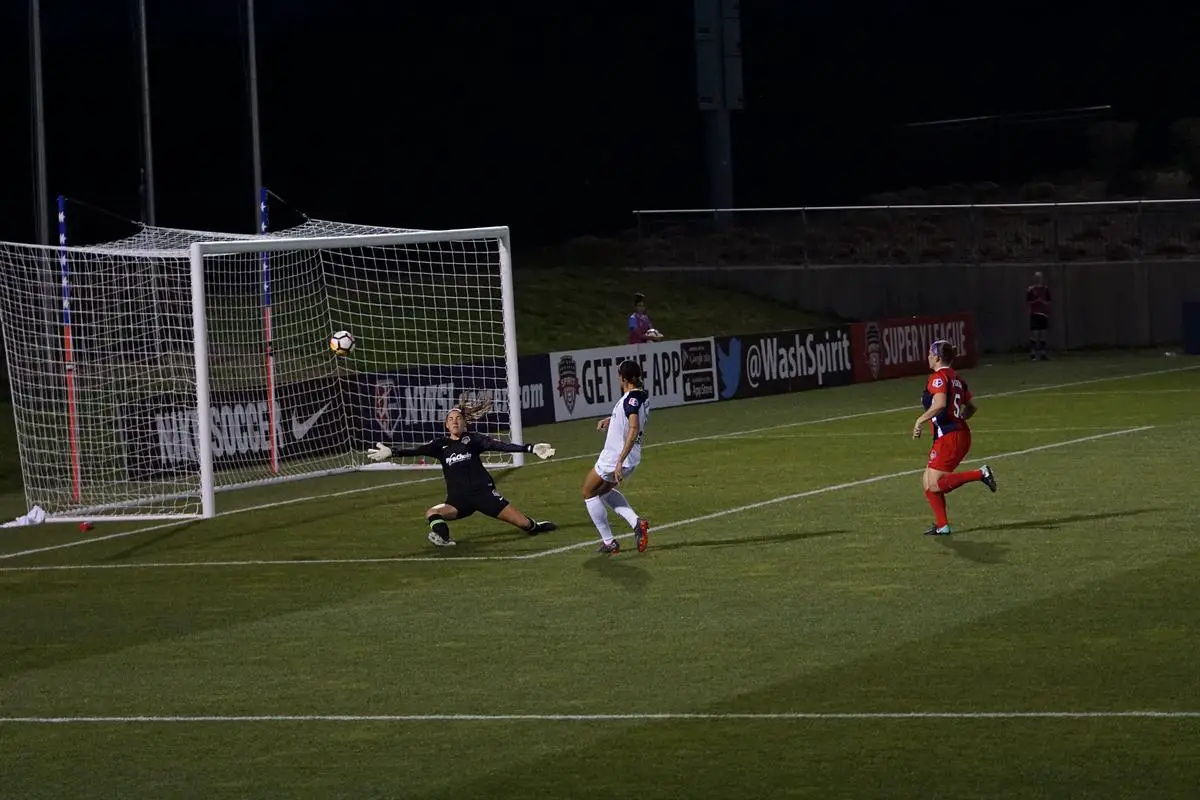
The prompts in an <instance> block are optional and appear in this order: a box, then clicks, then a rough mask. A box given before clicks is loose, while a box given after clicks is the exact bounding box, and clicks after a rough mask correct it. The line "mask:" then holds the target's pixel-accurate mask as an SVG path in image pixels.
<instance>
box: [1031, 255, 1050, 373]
mask: <svg viewBox="0 0 1200 800" xmlns="http://www.w3.org/2000/svg"><path fill="white" fill-rule="evenodd" d="M1025 302H1026V303H1028V304H1029V358H1030V360H1033V361H1036V360H1037V359H1039V358H1040V359H1041V360H1042V361H1045V360H1046V331H1047V330H1048V329H1049V328H1050V287H1049V286H1047V285H1046V284H1045V283H1043V282H1042V273H1040V272H1035V273H1033V283H1032V284H1031V285H1030V287H1029V289H1028V290H1026V292H1025Z"/></svg>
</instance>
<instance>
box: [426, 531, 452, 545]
mask: <svg viewBox="0 0 1200 800" xmlns="http://www.w3.org/2000/svg"><path fill="white" fill-rule="evenodd" d="M429 541H430V542H432V543H433V544H435V545H437V546H438V547H454V545H455V542H454V540H453V539H450V538H443V537H442V535H441V534H440V533H438V532H437V531H430V532H429Z"/></svg>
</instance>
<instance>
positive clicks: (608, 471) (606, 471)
mask: <svg viewBox="0 0 1200 800" xmlns="http://www.w3.org/2000/svg"><path fill="white" fill-rule="evenodd" d="M616 468H617V465H616V463H614V462H612V461H597V462H596V466H594V467H592V469H594V470H595V471H596V474H597V475H599V476H600V478H601V480H604V481H607V482H608V483H616V482H617V478H616V476H615V475H613V472H614V471H615V470H616ZM636 469H637V464H634V465H633V466H630V467H623V468H622V469H621V480H626V479H628V478H629V476H630V475H632V474H633V472H634V470H636Z"/></svg>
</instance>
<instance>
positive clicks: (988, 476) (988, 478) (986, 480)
mask: <svg viewBox="0 0 1200 800" xmlns="http://www.w3.org/2000/svg"><path fill="white" fill-rule="evenodd" d="M979 471H980V472H981V473H983V485H984V486H986V487H988V488H989V489H991V490H992V491H993V492H994V491H996V474H995V473H994V472H992V468H991V467H989V466H988V465H987V464H984V465H983V466H982V467H980V468H979Z"/></svg>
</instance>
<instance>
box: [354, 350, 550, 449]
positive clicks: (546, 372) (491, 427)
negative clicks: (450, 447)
mask: <svg viewBox="0 0 1200 800" xmlns="http://www.w3.org/2000/svg"><path fill="white" fill-rule="evenodd" d="M517 373H518V378H519V380H520V383H521V391H520V395H521V422H522V425H524V426H530V425H543V424H546V423H550V422H554V406H553V401H552V400H551V397H552V388H551V384H550V368H549V359H548V358H547V356H546V355H544V354H542V355H536V356H525V357H523V358H521V359H520V360H519V361H518V364H517ZM350 387H351V390H350V398H351V399H350V405H351V406H352V408H353V409H354V410H355V411H356V412H357V413H354V416H355V418H356V421H357V424H356V425H354V426H352V432H353V433H354V435H355V440H356V442H357V443H358V444H359V445H370V444H372V443H374V442H380V441H382V442H392V441H394V442H399V443H418V442H426V441H429V440H430V439H431V438H433V437H434V436H439V435H441V434H442V433H443V432H444V430H445V429H444V427H443V423H444V421H445V419H446V414H447V413H449V411H450V409H451V408H453V407H454V406H455V405H457V403H458V398H459V396H460V395H461V394H462V393H463V392H466V393H467V394H468V395H470V396H471V397H473V398H477V399H482V398H483V397H490V398H491V401H492V409H491V411H490V412H489V413H488V414H487V415H486V416H484V417H483V418H482V419H480V420H478V421H476V422H475V423H473V424H474V425H475V426H476V427H477V428H478V429H479V430H480V431H482V432H484V433H489V434H494V433H498V432H499V431H501V430H507V428H508V388H507V383H506V379H505V371H504V362H503V360H501V359H493V360H490V361H483V362H479V363H476V364H455V365H436V366H427V367H420V368H418V369H415V370H411V371H405V372H386V373H370V374H361V375H356V376H354V377H353V378H352V379H351V380H350Z"/></svg>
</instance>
